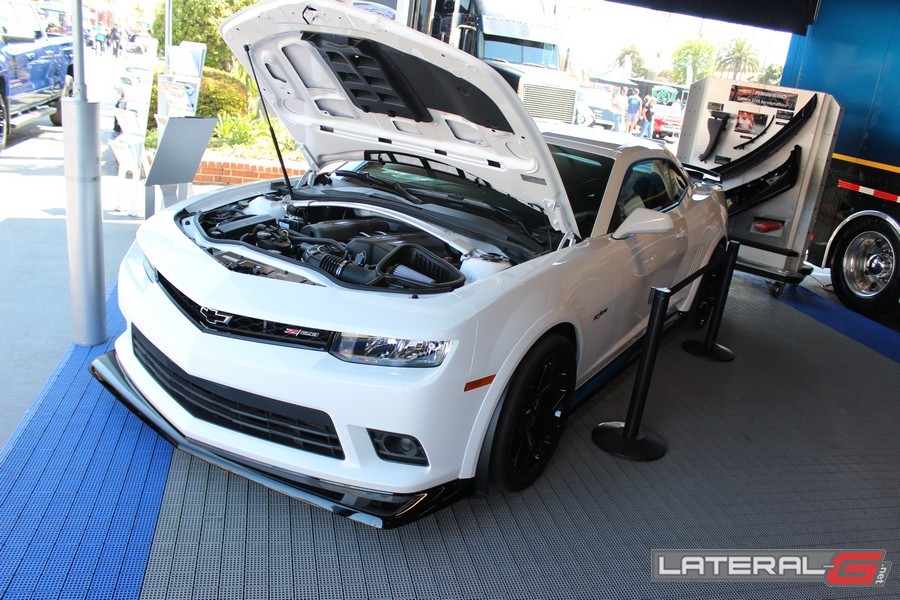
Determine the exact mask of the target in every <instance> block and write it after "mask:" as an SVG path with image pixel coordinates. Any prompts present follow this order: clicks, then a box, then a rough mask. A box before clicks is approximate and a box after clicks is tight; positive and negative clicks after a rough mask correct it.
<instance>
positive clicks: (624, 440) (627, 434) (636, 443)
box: [591, 288, 672, 460]
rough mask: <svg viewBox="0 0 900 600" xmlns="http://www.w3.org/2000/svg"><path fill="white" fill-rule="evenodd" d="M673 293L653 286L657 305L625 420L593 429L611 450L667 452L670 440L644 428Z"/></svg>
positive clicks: (635, 455)
mask: <svg viewBox="0 0 900 600" xmlns="http://www.w3.org/2000/svg"><path fill="white" fill-rule="evenodd" d="M671 295H672V292H671V291H670V290H668V289H665V288H653V306H652V307H651V308H650V322H649V323H648V326H647V334H646V339H645V341H644V351H643V354H642V355H641V362H640V364H639V365H638V372H637V376H636V377H635V380H634V388H633V389H632V392H631V402H630V403H629V404H628V415H627V416H626V417H625V422H624V423H623V422H621V421H610V422H607V423H600V424H599V425H597V426H596V427H594V431H593V432H592V433H591V439H593V440H594V443H595V444H596V445H597V446H598V447H600V448H601V449H602V450H605V451H606V452H609V453H610V454H614V455H616V456H620V457H622V458H629V459H632V460H656V459H657V458H661V457H662V456H663V455H664V454H665V453H666V443H665V442H664V441H663V440H661V439H659V438H657V437H655V436H653V435H651V434H648V433H647V432H646V431H645V432H644V433H643V435H642V434H641V432H640V429H641V418H642V417H643V415H644V405H645V404H646V403H647V393H648V392H649V391H650V379H651V377H652V376H653V365H654V364H655V363H656V354H657V351H658V350H659V340H660V338H661V337H662V330H663V325H664V324H665V321H666V312H667V311H668V308H669V298H670V296H671Z"/></svg>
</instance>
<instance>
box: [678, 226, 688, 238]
mask: <svg viewBox="0 0 900 600" xmlns="http://www.w3.org/2000/svg"><path fill="white" fill-rule="evenodd" d="M686 237H687V230H686V229H685V228H684V227H682V228H681V229H679V230H678V233H676V234H675V239H676V240H683V239H684V238H686Z"/></svg>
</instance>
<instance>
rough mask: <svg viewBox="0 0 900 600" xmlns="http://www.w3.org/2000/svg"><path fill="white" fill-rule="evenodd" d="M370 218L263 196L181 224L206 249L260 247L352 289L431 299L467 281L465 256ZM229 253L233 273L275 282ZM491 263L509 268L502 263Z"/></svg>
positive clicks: (392, 223) (433, 239) (432, 239)
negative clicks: (208, 246) (422, 295)
mask: <svg viewBox="0 0 900 600" xmlns="http://www.w3.org/2000/svg"><path fill="white" fill-rule="evenodd" d="M363 212H365V211H359V210H358V209H352V208H346V207H340V206H327V205H322V206H319V205H316V206H309V205H305V204H296V205H295V204H290V203H287V204H285V203H282V202H281V201H280V200H276V199H272V198H269V197H265V196H260V197H258V198H254V199H252V200H249V201H248V200H242V201H238V202H234V203H231V204H227V205H225V206H221V207H219V208H215V209H212V210H208V211H204V212H198V213H194V214H192V215H186V214H182V215H180V217H179V220H180V221H181V223H182V228H183V229H184V230H185V233H187V234H188V235H189V236H190V233H189V230H191V229H193V230H194V231H198V232H201V233H202V236H203V238H205V244H212V245H213V246H216V247H218V248H219V249H220V250H223V249H224V248H223V246H224V244H222V242H227V243H228V245H230V246H232V250H233V249H234V245H237V246H240V245H246V246H251V247H253V248H258V249H260V250H263V251H265V252H266V253H269V254H273V255H277V256H278V257H279V258H281V259H283V260H287V261H289V262H293V263H297V264H301V265H304V266H306V267H310V268H313V269H315V270H316V271H318V272H320V273H324V274H326V275H327V276H328V277H329V278H331V279H332V280H334V281H336V282H337V283H340V284H342V285H345V286H350V287H367V288H371V287H374V288H379V289H382V290H388V291H400V292H407V293H408V292H413V293H429V292H444V291H449V290H452V289H456V288H457V287H459V286H461V285H463V284H464V283H465V281H466V276H465V275H464V274H463V272H461V271H460V267H461V266H462V262H463V257H462V255H461V253H460V252H459V251H458V250H456V249H454V248H452V247H450V246H449V245H448V244H446V243H445V242H444V241H442V240H440V239H438V238H437V237H435V236H433V235H431V234H429V233H427V232H424V231H422V230H419V229H416V228H414V227H413V226H411V225H409V224H407V223H403V222H400V221H397V220H393V219H390V218H384V217H382V216H373V215H372V214H371V213H367V214H361V213H363ZM191 237H193V236H191ZM214 254H215V253H214ZM220 254H221V253H220ZM228 255H229V257H230V258H229V261H227V262H226V261H224V260H223V261H220V262H223V264H226V266H229V268H232V269H238V268H240V269H241V270H244V271H245V272H251V273H253V274H259V275H265V276H271V274H270V271H271V269H264V268H247V267H246V265H247V262H246V261H243V262H242V261H235V260H234V255H233V254H232V253H229V254H228ZM480 260H482V261H483V260H485V258H484V257H480ZM489 260H490V261H492V262H495V263H497V264H498V265H501V264H502V265H504V268H505V267H508V266H509V263H508V262H504V260H502V259H501V258H500V257H497V258H496V259H494V258H490V259H489ZM241 265H243V266H241ZM256 266H257V267H259V266H260V265H256Z"/></svg>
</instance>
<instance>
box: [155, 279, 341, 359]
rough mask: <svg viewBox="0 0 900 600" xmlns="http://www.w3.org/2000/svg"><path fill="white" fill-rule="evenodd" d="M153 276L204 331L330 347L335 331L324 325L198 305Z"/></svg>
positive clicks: (281, 342)
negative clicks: (319, 325) (313, 325)
mask: <svg viewBox="0 0 900 600" xmlns="http://www.w3.org/2000/svg"><path fill="white" fill-rule="evenodd" d="M157 276H158V278H159V283H160V285H161V286H162V288H163V290H164V291H165V292H166V294H168V296H169V298H171V299H172V302H174V303H175V304H176V306H178V307H179V308H180V309H181V312H183V313H184V314H185V316H187V317H188V318H189V319H190V320H191V321H193V322H194V324H195V325H196V326H197V327H199V328H200V329H202V330H204V331H208V332H217V333H222V334H226V335H232V336H237V337H243V338H248V339H251V340H253V341H266V342H274V343H277V344H287V345H290V346H302V347H304V348H310V349H312V350H327V349H328V348H330V347H331V342H332V341H333V340H334V336H335V335H336V334H335V332H333V331H327V330H324V329H313V328H312V327H303V326H300V325H291V324H289V323H279V322H277V321H268V320H266V319H258V318H256V317H247V316H244V315H236V314H232V313H226V312H222V311H219V310H215V309H213V308H210V307H207V306H200V305H199V304H198V303H196V302H194V301H193V300H191V299H190V298H188V297H187V296H186V295H185V294H184V293H183V292H182V291H181V290H179V289H178V288H176V287H175V286H174V285H172V283H171V282H170V281H169V280H168V279H166V278H165V277H163V276H162V274H160V273H158V274H157Z"/></svg>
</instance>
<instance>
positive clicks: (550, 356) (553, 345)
mask: <svg viewBox="0 0 900 600" xmlns="http://www.w3.org/2000/svg"><path fill="white" fill-rule="evenodd" d="M574 390H575V351H574V349H573V348H572V344H571V343H570V342H569V341H568V340H567V339H566V338H564V337H563V336H561V335H559V334H550V335H547V336H545V337H543V338H541V339H540V340H539V341H538V342H537V343H536V344H535V345H534V347H532V348H531V350H529V352H528V354H526V355H525V358H524V359H522V362H521V364H519V367H518V368H517V369H516V372H515V374H514V375H513V378H512V381H511V382H510V384H509V388H508V389H507V394H506V400H505V403H504V406H503V409H502V412H501V413H500V420H499V421H498V423H497V433H496V434H495V436H494V446H493V450H492V454H491V467H490V468H491V471H490V472H491V478H492V479H493V481H494V482H495V483H496V484H497V485H499V486H500V487H502V488H503V489H505V490H509V491H517V490H522V489H524V488H527V487H528V486H529V485H531V484H532V483H533V482H534V481H535V480H536V479H537V478H538V477H539V476H540V474H541V472H543V470H544V467H546V466H547V463H549V462H550V459H551V457H552V456H553V453H554V451H555V450H556V447H557V446H558V445H559V440H560V439H561V438H562V434H563V429H564V427H565V423H566V419H567V418H568V416H569V412H570V410H571V404H572V394H573V392H574Z"/></svg>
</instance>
